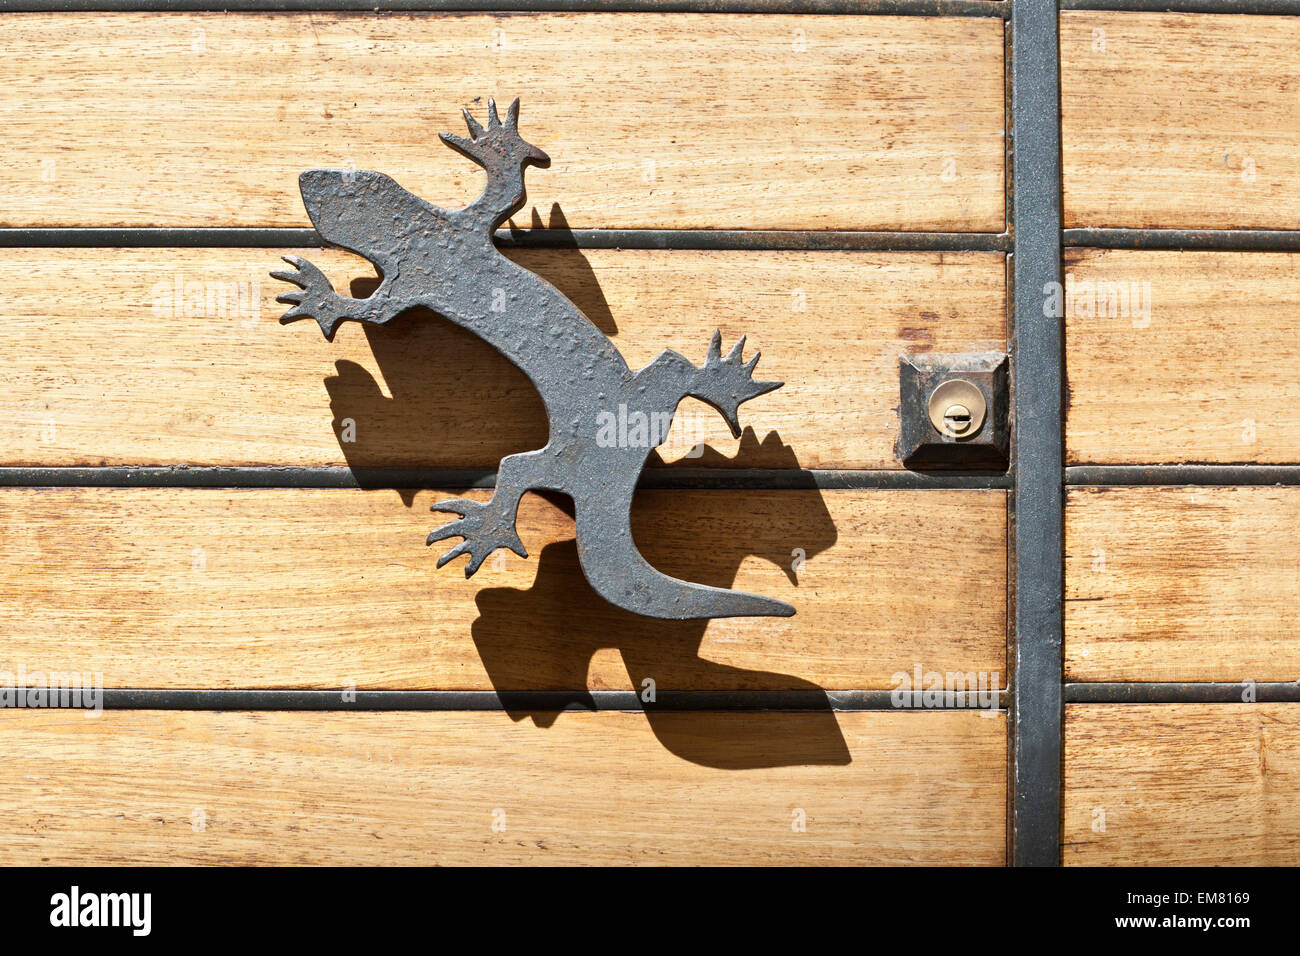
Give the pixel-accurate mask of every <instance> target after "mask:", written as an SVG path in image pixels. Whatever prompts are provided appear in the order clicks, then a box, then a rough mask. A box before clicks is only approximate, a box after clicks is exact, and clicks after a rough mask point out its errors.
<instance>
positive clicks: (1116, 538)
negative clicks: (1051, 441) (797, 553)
mask: <svg viewBox="0 0 1300 956" xmlns="http://www.w3.org/2000/svg"><path fill="white" fill-rule="evenodd" d="M1297 530H1300V488H1264V487H1240V488H1165V487H1161V488H1132V487H1130V488H1071V489H1070V490H1069V493H1068V496H1067V503H1066V520H1065V551H1066V556H1065V670H1066V675H1067V678H1068V679H1070V680H1087V681H1117V680H1135V681H1243V680H1248V679H1249V680H1256V681H1291V680H1295V679H1296V675H1297V674H1298V673H1300V645H1298V644H1297V641H1296V636H1297V635H1300V606H1298V605H1297V603H1296V601H1295V594H1296V593H1297V589H1300V554H1298V553H1297V551H1296V549H1295V540H1296V534H1297Z"/></svg>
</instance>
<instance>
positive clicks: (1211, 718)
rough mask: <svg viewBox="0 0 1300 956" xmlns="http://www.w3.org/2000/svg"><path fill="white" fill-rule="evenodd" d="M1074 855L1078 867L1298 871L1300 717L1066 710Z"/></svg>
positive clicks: (1282, 707)
mask: <svg viewBox="0 0 1300 956" xmlns="http://www.w3.org/2000/svg"><path fill="white" fill-rule="evenodd" d="M1064 833H1065V846H1064V848H1063V854H1062V858H1063V861H1064V862H1065V863H1066V864H1067V865H1079V866H1098V865H1102V866H1220V865H1232V866H1295V865H1296V864H1297V863H1300V707H1296V706H1295V705H1293V704H1144V705H1134V704H1119V705H1106V704H1075V705H1071V706H1068V707H1066V709H1065V819H1064Z"/></svg>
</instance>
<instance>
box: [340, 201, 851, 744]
mask: <svg viewBox="0 0 1300 956" xmlns="http://www.w3.org/2000/svg"><path fill="white" fill-rule="evenodd" d="M550 220H551V222H550V226H549V229H550V230H552V232H554V231H557V230H558V231H561V232H563V231H565V230H566V229H567V225H566V224H565V222H564V218H563V215H562V213H560V211H559V208H558V206H555V207H553V208H552V211H551V216H550ZM541 225H542V224H541V220H540V216H539V215H538V214H537V212H536V211H534V212H533V216H532V226H533V227H534V228H541ZM560 246H561V248H562V251H561V252H557V251H556V250H555V244H554V243H552V247H551V248H549V249H530V248H527V247H514V248H511V249H508V250H507V252H508V254H509V255H510V256H511V257H512V258H514V259H516V261H519V262H520V264H521V265H523V266H525V267H526V268H528V269H530V270H532V271H534V272H536V273H538V274H539V275H541V276H542V277H543V278H545V279H547V280H548V281H549V282H551V283H552V284H553V285H555V286H556V287H557V288H558V289H560V291H562V292H563V293H564V294H565V295H566V296H568V297H569V298H570V299H572V300H573V301H574V302H575V303H576V304H577V305H578V307H579V308H581V309H582V310H583V312H584V313H586V315H587V316H588V317H589V318H590V319H591V320H592V322H593V323H594V324H595V325H596V326H597V327H599V328H600V329H601V330H602V331H603V332H605V333H606V334H608V335H613V334H614V333H616V332H617V327H616V324H615V322H614V318H613V316H612V314H611V312H610V308H609V305H608V303H607V301H606V299H605V297H604V294H603V293H602V291H601V289H600V284H599V281H598V279H597V277H596V274H595V272H594V270H593V269H592V268H591V266H590V265H589V264H588V263H587V260H586V259H585V257H584V256H583V255H582V254H581V252H580V251H578V248H577V242H576V240H575V239H573V238H572V234H571V233H570V241H569V242H567V243H565V242H564V241H563V240H562V241H561V243H560ZM566 246H567V247H568V248H563V247H566ZM377 281H378V280H377V279H374V278H364V279H356V280H354V281H353V282H352V284H351V290H350V293H351V295H353V296H354V297H358V298H359V297H364V296H366V295H369V294H370V292H371V291H373V289H374V288H375V285H376V284H377ZM431 318H437V317H436V316H435V315H434V314H433V313H429V312H421V311H412V312H411V313H409V314H407V315H404V316H402V317H400V318H398V319H396V320H395V321H393V322H391V323H389V324H388V325H385V326H375V325H368V324H367V325H362V326H361V328H362V329H363V331H364V334H365V337H366V341H367V343H368V345H369V347H370V351H371V353H372V355H373V356H374V360H375V363H376V365H377V366H378V369H379V372H380V375H381V376H382V380H383V381H384V383H385V384H386V385H387V387H388V390H389V394H388V395H385V394H384V390H383V389H382V388H381V386H380V385H379V382H378V381H377V380H376V378H375V376H373V375H372V374H371V373H370V371H369V370H367V369H366V368H364V367H363V366H361V365H359V364H357V363H355V362H351V361H347V360H341V361H338V362H337V363H336V373H337V374H336V375H334V376H331V377H329V378H327V379H326V380H325V386H326V390H327V392H328V394H329V398H330V407H331V410H332V412H333V418H334V429H335V437H336V439H337V440H338V441H339V447H340V448H341V449H342V452H343V455H344V458H345V460H346V461H347V463H348V466H349V468H350V469H351V471H352V472H353V475H354V477H355V478H356V480H357V482H358V484H360V485H361V487H363V488H392V487H393V476H392V472H391V470H390V469H392V468H393V467H398V468H402V467H407V468H421V467H431V466H438V467H472V466H481V465H482V463H483V462H484V461H489V460H499V459H500V458H502V457H505V456H506V455H509V454H512V453H515V452H518V451H521V450H526V449H528V448H536V447H541V445H543V444H545V441H546V436H547V431H548V427H547V421H546V415H545V410H544V408H543V406H542V403H541V399H540V397H539V396H538V395H537V394H536V392H535V391H534V390H533V387H532V384H531V383H530V382H529V381H528V379H527V378H526V377H525V376H524V375H523V373H522V372H520V371H519V370H518V369H517V368H515V366H513V365H512V364H511V363H510V362H508V361H507V360H506V359H505V358H503V357H502V356H501V355H500V354H499V353H498V352H497V351H496V350H495V349H493V348H492V347H491V346H490V345H488V344H487V343H486V342H484V341H483V340H481V339H479V338H478V337H477V336H475V335H473V334H472V333H469V332H467V331H465V330H463V329H461V328H459V327H457V326H455V325H453V324H452V323H450V322H447V321H444V320H441V319H438V320H437V321H429V320H430V319H431ZM484 382H492V383H493V385H494V388H493V393H492V394H485V392H484V388H483V383H484ZM471 396H472V399H471ZM484 421H490V422H492V428H491V429H484V428H481V427H476V426H475V424H474V423H475V422H484ZM467 433H468V434H470V435H471V436H472V438H470V439H469V440H467V437H466V436H467ZM661 464H662V463H661V462H658V461H657V455H652V456H651V460H650V462H649V463H648V466H647V467H648V468H656V470H658V471H660V472H661V473H662V472H664V471H670V470H671V469H672V468H674V467H690V468H722V467H746V466H749V467H754V466H758V467H763V468H780V469H788V470H789V471H792V472H798V471H799V469H800V465H799V461H798V458H797V456H796V455H795V453H794V450H793V449H792V448H790V446H788V445H786V444H785V443H784V442H783V441H782V440H781V439H780V436H779V435H777V434H776V433H775V432H773V433H770V434H769V435H768V436H767V438H766V439H764V440H763V441H761V442H760V441H759V440H758V438H757V436H756V435H755V433H754V432H753V430H752V429H746V430H745V433H744V435H743V436H742V440H741V442H740V446H739V450H738V452H737V454H736V455H735V456H734V457H727V456H725V455H723V454H721V453H719V452H718V451H716V450H715V449H713V448H711V447H707V446H706V447H705V448H704V449H703V454H702V455H701V456H700V457H696V458H694V459H687V460H683V461H681V462H679V463H677V465H668V466H662V467H657V466H661ZM491 471H492V469H485V470H484V474H485V475H489V474H491ZM396 493H397V494H399V495H400V496H401V498H402V501H403V503H404V504H405V505H406V507H408V508H409V507H411V506H412V504H413V502H414V497H415V492H414V491H412V490H397V492H396ZM728 494H729V495H730V496H733V497H732V500H733V501H736V502H738V503H739V507H738V508H736V513H738V514H744V513H745V510H744V504H743V501H744V497H745V496H746V495H755V496H760V495H763V494H765V493H764V492H757V491H756V492H744V491H738V490H737V491H731V492H728ZM766 494H768V495H771V494H773V492H766ZM775 494H782V495H784V494H785V493H784V492H776V493H775ZM544 497H546V498H548V499H549V500H551V501H552V502H553V503H555V504H557V505H559V506H560V507H561V508H563V509H564V510H566V511H567V512H568V513H569V515H570V516H572V502H571V500H570V499H568V498H567V497H566V496H563V495H550V494H547V495H544ZM656 497H658V498H659V499H661V500H662V501H665V502H666V501H668V500H669V499H671V502H672V504H671V508H669V507H667V506H664V507H658V508H656V507H655V498H656ZM796 499H797V503H796ZM716 501H717V499H716V497H714V496H713V493H710V492H689V493H683V492H680V491H645V492H638V495H637V499H636V502H635V503H634V507H633V535H634V537H635V538H636V541H637V544H638V546H639V547H640V548H641V550H642V552H643V553H644V555H645V557H646V558H647V560H649V561H650V562H651V564H653V565H655V566H656V567H658V568H659V569H660V570H662V571H663V572H665V573H666V574H669V575H673V576H675V577H681V578H684V579H687V580H691V581H696V582H699V583H702V584H709V585H713V586H715V587H722V588H728V587H730V586H731V585H732V583H733V582H734V580H735V578H736V575H737V573H738V571H739V569H740V567H741V565H742V563H744V562H745V561H746V560H747V559H749V558H750V557H752V556H757V557H760V558H763V559H766V560H768V561H770V562H772V563H773V564H776V565H777V566H778V567H780V568H781V569H782V570H783V571H784V573H785V575H786V577H787V578H788V579H789V580H790V582H791V583H792V584H795V585H797V584H798V572H797V571H796V570H795V567H794V562H793V560H792V549H793V547H795V546H797V547H799V548H801V549H802V550H803V552H804V560H808V559H811V558H812V557H813V556H815V555H816V554H817V553H819V552H821V551H824V550H825V549H827V548H829V547H830V546H831V545H833V544H834V543H835V541H836V537H837V534H836V530H835V525H834V522H833V520H832V518H831V515H830V512H829V510H828V509H827V507H826V504H825V502H824V500H823V498H822V495H821V493H820V492H819V491H818V490H817V489H816V487H815V485H814V484H813V483H812V481H811V479H809V480H808V482H807V487H806V490H805V492H804V493H802V494H800V495H798V496H792V497H790V498H789V502H791V503H793V504H794V506H793V507H785V506H784V505H785V502H784V501H783V502H782V505H783V506H782V507H769V508H767V509H764V511H763V513H762V516H761V517H759V518H754V519H753V520H750V521H746V522H744V529H743V533H736V532H735V525H734V523H731V522H726V521H722V522H719V521H717V520H711V519H715V518H716V517H717V516H716V514H715V513H714V512H716V507H715V506H716ZM666 520H671V521H672V523H673V524H674V525H676V526H677V527H678V528H679V529H681V528H684V529H687V538H686V539H687V540H690V541H691V542H692V547H691V548H689V549H682V548H681V547H680V543H679V544H678V546H677V547H676V548H675V549H674V548H672V547H671V546H670V544H669V543H667V542H666V541H664V540H662V536H661V535H660V534H658V533H657V531H656V529H657V526H659V525H662V524H664V523H665V522H666ZM436 523H437V521H431V524H430V527H432V526H433V524H436ZM678 540H679V542H680V540H681V537H680V536H679V538H678ZM685 551H689V554H687V553H684V552H685ZM536 561H537V572H536V577H535V579H534V582H533V584H532V586H531V587H529V588H527V589H519V588H500V587H496V588H494V587H487V588H483V589H481V590H480V591H479V592H478V593H477V596H476V599H475V600H476V604H477V607H478V611H479V616H478V618H477V620H476V621H475V622H474V623H473V625H472V626H471V638H472V640H473V641H474V643H475V646H476V649H477V651H478V653H479V656H480V658H481V660H482V662H483V665H484V668H485V669H486V671H487V674H488V677H489V679H490V680H491V682H492V685H493V687H494V689H495V690H496V691H497V694H498V696H499V698H500V699H501V701H502V705H503V707H504V708H505V710H506V712H507V713H508V714H509V715H510V717H511V718H512V719H514V720H525V719H531V720H532V721H533V723H534V724H535V725H536V726H538V727H549V726H551V725H552V724H554V722H555V721H556V720H557V719H558V717H559V713H560V712H561V710H566V709H594V708H595V701H594V699H593V698H592V696H591V694H590V692H589V691H588V690H587V689H586V688H587V687H588V681H589V671H590V668H591V664H592V659H593V657H594V656H595V654H596V653H597V652H598V651H600V650H603V649H606V648H615V649H617V650H618V651H619V652H620V654H621V657H622V661H623V664H624V667H625V669H626V672H627V677H628V681H629V682H630V684H628V685H624V686H631V687H633V688H637V689H639V690H640V689H641V688H643V687H644V686H645V685H644V683H643V682H644V681H646V680H647V679H649V680H651V681H653V685H654V688H655V695H656V698H657V700H656V702H655V703H651V702H648V701H647V702H646V703H645V704H644V705H643V710H644V713H645V717H646V720H647V721H648V724H649V726H650V729H651V731H652V732H653V733H654V734H655V736H656V738H657V739H658V740H659V742H660V743H661V745H662V746H663V747H664V748H665V749H667V750H668V751H669V752H671V753H673V754H675V755H677V756H679V757H681V758H683V759H686V760H690V761H692V762H694V763H697V764H701V765H704V766H710V767H716V768H723V769H745V768H756V767H780V766H798V765H811V764H847V763H849V762H850V761H851V758H850V755H849V752H848V747H847V745H846V744H845V741H844V737H843V735H842V733H841V732H840V729H839V724H838V721H837V719H836V716H835V714H834V712H833V710H832V708H831V706H830V702H829V699H828V697H827V695H826V692H825V691H824V690H822V689H821V688H820V687H818V686H817V685H816V684H814V683H812V682H810V681H807V680H803V679H801V678H797V677H794V676H791V675H787V674H780V673H774V672H767V671H758V670H749V669H745V668H742V667H736V666H731V665H728V664H723V663H720V662H717V661H712V660H709V659H707V658H704V657H702V656H701V653H700V651H701V646H702V644H703V641H704V638H705V631H706V628H707V627H708V622H707V621H663V620H657V619H650V618H645V617H641V616H639V615H636V614H632V613H631V612H628V611H625V610H623V609H621V608H618V607H615V606H614V605H612V604H609V603H607V602H606V601H605V600H604V599H602V598H601V597H600V596H599V595H597V594H596V593H595V591H594V590H592V589H591V587H590V585H588V584H587V582H586V579H585V577H584V576H583V574H582V571H581V569H580V567H579V564H578V554H577V546H576V542H575V541H574V540H572V539H568V540H561V541H554V542H552V543H550V544H547V545H546V546H544V547H543V548H542V549H541V551H540V553H537V554H536ZM444 573H455V571H454V569H450V568H449V569H446V570H445V572H444ZM796 600H797V598H796ZM792 620H793V621H794V622H797V621H798V618H797V617H796V618H794V619H792ZM754 626H755V627H760V626H761V625H758V624H757V623H756V624H755V625H754ZM781 626H783V627H787V628H789V627H793V626H795V625H794V624H791V623H787V622H785V620H784V619H782V625H781ZM741 628H742V633H743V631H744V628H745V625H741ZM754 633H757V631H754ZM556 688H574V690H572V691H571V692H569V691H565V692H563V693H562V694H561V695H560V696H559V699H557V697H556V696H555V694H554V692H555V690H556ZM577 688H581V689H577ZM690 689H703V690H710V691H717V690H745V691H768V692H774V693H780V694H782V695H783V696H785V697H786V698H787V699H797V701H798V704H797V706H798V708H799V709H798V710H784V711H768V712H766V713H764V714H762V715H756V714H752V713H746V712H743V711H734V710H733V711H724V710H717V711H704V710H692V711H689V712H688V711H680V710H674V709H672V707H671V704H672V700H673V698H674V697H675V696H679V695H680V694H681V692H682V691H685V690H690ZM537 691H545V692H548V695H549V696H548V699H547V701H546V706H544V707H540V706H538V702H537V696H536V693H535V692H537ZM642 693H643V696H644V692H642ZM656 705H658V706H656Z"/></svg>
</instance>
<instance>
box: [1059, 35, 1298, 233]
mask: <svg viewBox="0 0 1300 956" xmlns="http://www.w3.org/2000/svg"><path fill="white" fill-rule="evenodd" d="M1297 59H1300V21H1297V20H1296V18H1295V17H1287V16H1276V17H1266V16H1251V17H1242V16H1236V15H1232V14H1215V15H1208V14H1199V13H1198V14H1180V13H1132V12H1099V11H1065V12H1063V13H1062V14H1061V114H1062V122H1061V147H1062V149H1061V153H1062V166H1063V174H1064V202H1065V223H1066V225H1067V226H1070V227H1074V226H1121V227H1132V228H1146V227H1158V228H1182V229H1192V228H1200V229H1244V228H1258V229H1294V228H1296V223H1297V221H1300V165H1298V164H1297V163H1296V157H1297V153H1296V129H1297V128H1300V75H1297V74H1296V72H1295V71H1294V70H1293V69H1292V64H1294V63H1295V62H1296V61H1297Z"/></svg>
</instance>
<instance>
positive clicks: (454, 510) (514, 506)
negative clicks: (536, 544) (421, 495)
mask: <svg viewBox="0 0 1300 956" xmlns="http://www.w3.org/2000/svg"><path fill="white" fill-rule="evenodd" d="M547 465H548V458H547V456H546V455H544V453H543V452H542V451H532V452H526V453H525V454H522V455H510V456H508V457H506V458H503V459H502V460H501V467H500V468H499V469H498V471H497V484H496V489H495V490H494V491H493V492H492V498H491V500H489V501H475V500H474V499H472V498H450V499H447V500H445V501H439V502H437V503H436V504H434V505H433V506H432V507H431V508H430V510H431V511H441V512H446V513H448V514H456V515H460V517H459V518H458V519H457V520H455V521H450V522H448V523H447V524H445V525H442V526H441V527H439V528H435V529H434V530H432V531H430V532H429V537H428V538H427V539H426V541H425V544H433V543H434V542H435V541H442V540H445V539H447V538H463V539H464V540H463V541H462V542H461V543H460V544H458V545H456V546H455V547H453V548H452V549H451V550H450V551H448V552H447V553H446V554H444V555H443V556H442V557H440V558H439V559H438V567H442V566H443V565H444V564H446V563H447V562H448V561H451V560H453V559H455V558H458V557H460V556H461V555H462V554H468V555H469V563H468V564H466V565H465V577H467V578H468V577H472V576H473V574H474V572H476V571H477V570H478V569H479V567H480V566H481V565H482V564H483V561H484V559H486V558H487V557H488V555H490V554H492V552H494V551H496V550H497V549H498V548H509V549H510V550H511V551H513V552H514V553H515V554H517V555H519V556H520V557H521V558H526V557H528V550H527V549H526V548H525V547H524V544H523V542H522V541H520V540H519V532H518V531H517V530H516V528H515V519H516V518H517V517H518V514H519V499H520V498H522V497H523V495H524V492H525V491H527V490H528V489H529V488H535V487H552V486H553V485H554V484H555V482H553V481H548V469H547Z"/></svg>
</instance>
